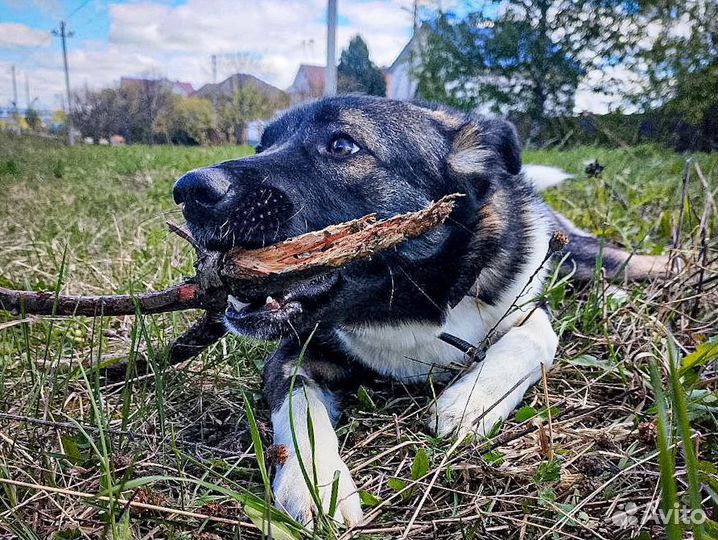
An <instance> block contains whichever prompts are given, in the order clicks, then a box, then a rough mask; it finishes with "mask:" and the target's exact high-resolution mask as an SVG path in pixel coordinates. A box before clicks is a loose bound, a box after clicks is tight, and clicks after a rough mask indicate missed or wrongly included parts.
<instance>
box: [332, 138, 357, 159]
mask: <svg viewBox="0 0 718 540" xmlns="http://www.w3.org/2000/svg"><path fill="white" fill-rule="evenodd" d="M327 151H328V152H329V153H330V154H332V155H335V156H339V157H344V156H350V155H351V154H356V153H357V152H358V151H359V147H358V146H357V144H356V143H355V142H354V141H353V140H351V139H350V138H349V137H347V136H346V135H339V136H337V137H334V138H333V139H332V140H331V141H330V142H329V146H328V147H327Z"/></svg>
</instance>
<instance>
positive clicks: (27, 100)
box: [25, 73, 30, 109]
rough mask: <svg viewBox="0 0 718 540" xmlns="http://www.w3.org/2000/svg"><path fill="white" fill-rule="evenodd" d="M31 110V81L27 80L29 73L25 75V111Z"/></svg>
mask: <svg viewBox="0 0 718 540" xmlns="http://www.w3.org/2000/svg"><path fill="white" fill-rule="evenodd" d="M29 108H30V81H28V79H27V73H25V109H29Z"/></svg>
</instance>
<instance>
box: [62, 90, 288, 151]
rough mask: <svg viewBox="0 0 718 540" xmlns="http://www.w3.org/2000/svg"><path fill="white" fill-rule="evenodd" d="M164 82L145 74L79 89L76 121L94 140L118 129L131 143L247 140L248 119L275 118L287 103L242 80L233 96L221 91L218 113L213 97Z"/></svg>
mask: <svg viewBox="0 0 718 540" xmlns="http://www.w3.org/2000/svg"><path fill="white" fill-rule="evenodd" d="M161 83H162V81H161V80H158V81H152V80H149V81H145V80H140V82H139V83H138V84H132V85H127V86H123V87H120V88H105V89H102V90H87V89H86V90H84V91H82V92H77V93H75V95H74V96H73V107H72V113H71V114H72V121H73V125H74V126H75V127H76V128H77V129H79V130H80V131H81V132H82V135H83V136H84V137H89V138H91V139H92V140H93V142H95V143H97V142H99V141H100V140H101V139H108V140H109V139H110V137H111V136H113V135H120V136H122V137H123V138H124V139H125V141H126V142H128V143H146V144H153V143H173V144H209V143H214V144H219V143H226V142H243V143H246V126H247V124H248V123H249V122H252V121H254V120H263V119H267V118H270V117H271V116H272V114H274V112H275V111H276V110H277V109H279V108H284V107H286V106H287V103H286V101H282V100H272V99H270V98H269V97H267V96H266V95H264V94H262V93H261V92H260V91H259V90H257V89H255V88H253V87H251V86H243V87H240V88H237V89H236V90H235V91H234V93H233V95H232V96H230V97H221V98H220V99H219V100H218V102H217V111H216V114H215V111H214V110H213V106H212V100H211V99H210V98H208V97H194V96H191V97H182V96H179V95H176V94H174V93H172V91H171V89H170V88H169V87H168V86H167V85H165V84H161ZM237 134H239V136H237ZM243 135H244V136H245V138H244V139H243Z"/></svg>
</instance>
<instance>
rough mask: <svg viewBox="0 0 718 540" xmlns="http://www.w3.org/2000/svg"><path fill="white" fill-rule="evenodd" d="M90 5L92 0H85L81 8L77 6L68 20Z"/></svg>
mask: <svg viewBox="0 0 718 540" xmlns="http://www.w3.org/2000/svg"><path fill="white" fill-rule="evenodd" d="M89 3H90V0H85V1H84V2H82V3H81V4H80V5H79V6H77V7H76V8H75V9H73V10H72V12H71V13H70V14H69V15H68V16H67V18H68V19H70V18H72V16H73V15H74V14H75V13H77V12H78V11H80V10H81V9H82V8H84V7H85V6H86V5H87V4H89Z"/></svg>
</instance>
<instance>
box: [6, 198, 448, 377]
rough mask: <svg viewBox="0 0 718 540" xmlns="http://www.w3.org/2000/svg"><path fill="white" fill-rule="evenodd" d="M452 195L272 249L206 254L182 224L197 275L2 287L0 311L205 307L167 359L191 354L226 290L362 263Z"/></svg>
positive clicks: (210, 327) (217, 314)
mask: <svg viewBox="0 0 718 540" xmlns="http://www.w3.org/2000/svg"><path fill="white" fill-rule="evenodd" d="M458 197H460V195H458V194H454V195H448V196H446V197H443V198H442V199H440V200H439V201H437V202H435V203H432V204H431V205H429V206H427V207H426V208H424V209H422V210H418V211H416V212H409V213H406V214H401V215H398V216H394V217H392V218H389V219H385V220H380V221H377V219H376V215H375V214H370V215H367V216H364V217H361V218H359V219H355V220H353V221H348V222H346V223H340V224H337V225H330V226H329V227H327V228H325V229H322V230H320V231H313V232H309V233H306V234H303V235H300V236H296V237H294V238H290V239H288V240H285V241H283V242H280V243H278V244H274V245H272V246H268V247H264V248H259V249H251V250H246V249H240V248H234V249H232V250H230V251H229V252H227V253H219V252H213V251H206V250H204V249H203V248H201V247H200V246H199V245H198V244H197V243H196V242H195V241H194V239H193V238H192V237H191V235H190V234H189V233H188V232H186V231H185V230H184V229H181V228H180V227H177V226H176V225H173V224H168V225H169V227H170V230H171V231H172V232H174V233H176V234H177V235H179V236H180V237H182V238H183V239H185V240H187V241H188V242H189V243H191V244H192V245H193V247H194V248H195V250H196V252H197V262H196V264H195V270H196V275H195V276H194V277H192V278H189V279H187V280H185V281H184V282H183V283H180V284H178V285H174V286H172V287H170V288H168V289H164V290H162V291H156V292H147V293H139V294H136V295H106V296H69V295H61V294H55V293H53V292H49V291H39V292H36V291H17V290H12V289H7V288H4V287H0V309H3V310H5V311H9V312H11V313H14V314H17V315H21V314H22V315H25V314H30V315H53V316H76V315H86V316H116V315H135V314H137V313H142V314H152V313H166V312H171V311H182V310H188V309H204V310H205V311H206V313H205V315H204V316H203V317H202V318H200V319H199V321H198V322H197V323H195V324H194V325H193V326H192V327H190V328H189V329H188V330H187V331H186V332H185V333H184V334H183V335H182V336H180V338H178V339H177V341H175V343H174V344H173V345H172V347H171V352H170V363H177V362H181V361H184V360H187V359H189V358H192V357H193V356H196V355H197V354H199V353H200V352H202V351H203V350H204V349H206V348H207V347H209V346H210V345H212V344H213V343H215V342H216V341H218V340H219V339H221V338H222V336H224V334H225V329H224V325H223V324H222V314H223V312H224V310H225V308H226V305H227V295H228V290H230V288H231V290H232V291H233V293H236V291H239V294H240V295H247V296H253V295H255V294H257V293H259V292H264V293H266V292H271V291H273V290H275V289H276V290H281V289H286V288H288V287H289V286H291V285H292V284H293V283H296V282H298V281H301V280H305V279H307V278H311V277H313V276H317V275H320V274H322V273H325V272H327V271H328V270H331V269H334V268H339V267H341V266H344V265H347V264H349V263H351V262H355V261H360V260H366V259H369V258H371V257H372V256H374V255H376V254H377V253H380V252H381V251H384V250H387V249H389V248H392V247H394V246H396V245H398V244H399V243H401V242H403V241H404V240H407V239H409V238H415V237H417V236H420V235H422V234H424V233H426V232H427V231H429V230H431V229H433V228H435V227H436V226H438V225H440V224H441V223H443V222H444V221H445V220H446V218H447V217H448V216H449V214H450V213H451V211H452V210H453V208H454V201H455V200H456V198H458Z"/></svg>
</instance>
